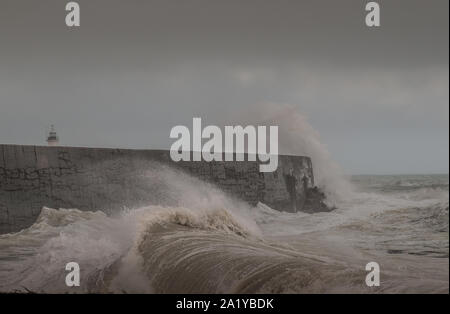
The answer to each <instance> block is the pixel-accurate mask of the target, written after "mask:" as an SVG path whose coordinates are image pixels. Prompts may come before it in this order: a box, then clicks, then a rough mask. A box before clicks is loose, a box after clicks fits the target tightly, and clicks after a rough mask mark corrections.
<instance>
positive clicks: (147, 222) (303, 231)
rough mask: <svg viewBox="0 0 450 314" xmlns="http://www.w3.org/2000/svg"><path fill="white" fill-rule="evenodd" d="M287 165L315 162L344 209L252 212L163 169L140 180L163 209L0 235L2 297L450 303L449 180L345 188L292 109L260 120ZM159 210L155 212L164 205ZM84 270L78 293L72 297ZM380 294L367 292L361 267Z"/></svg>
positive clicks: (399, 179)
mask: <svg viewBox="0 0 450 314" xmlns="http://www.w3.org/2000/svg"><path fill="white" fill-rule="evenodd" d="M254 118H255V119H258V120H259V121H265V123H267V124H274V125H279V126H280V129H279V137H280V148H281V152H282V153H290V154H300V155H307V156H310V157H311V158H312V160H313V164H314V171H315V176H316V184H318V185H319V186H320V187H321V188H323V189H324V191H325V192H326V194H327V197H328V198H329V201H330V202H331V203H332V204H333V205H334V206H336V209H335V210H334V211H332V212H329V213H324V212H322V213H317V214H306V213H284V212H279V211H276V210H273V209H271V208H270V207H268V206H266V205H265V204H261V203H260V204H258V205H257V206H256V207H251V206H249V205H247V204H245V203H243V202H241V201H239V200H236V199H233V198H232V197H230V196H228V195H225V194H224V193H223V192H222V191H220V190H218V189H217V188H216V187H214V186H213V185H211V184H207V183H205V182H202V181H200V180H198V179H196V178H193V177H190V176H189V175H187V174H184V173H182V172H180V171H177V170H174V169H171V168H169V167H167V166H161V165H159V164H154V165H152V166H150V167H146V168H144V169H142V176H143V177H144V178H145V179H146V182H147V187H148V189H146V190H145V191H144V192H145V193H152V195H154V198H155V199H156V200H157V202H156V205H144V206H142V205H141V204H140V205H139V206H136V208H130V209H124V210H123V211H122V212H120V213H115V214H113V215H106V214H104V213H102V212H89V211H79V210H77V209H51V208H43V210H42V212H41V214H40V216H39V218H38V220H37V221H36V223H35V224H33V225H32V226H31V227H29V228H27V229H24V230H22V231H20V232H18V233H13V234H7V235H0V291H24V289H30V290H33V291H37V292H72V293H75V292H77V293H81V292H115V293H123V292H127V293H133V292H140V293H324V292H328V293H335V292H336V293H337V292H357V293H373V292H376V293H378V292H380V293H381V292H388V293H391V292H425V293H431V292H448V283H449V276H448V274H449V273H448V266H449V259H448V252H449V246H448V242H449V241H448V236H449V224H448V222H449V217H448V211H449V207H448V203H449V190H448V185H449V178H448V175H423V176H357V177H352V178H351V180H350V181H349V180H347V179H345V177H344V176H343V175H342V171H341V170H340V169H339V166H338V165H336V163H335V162H334V161H333V160H332V158H331V157H330V155H329V153H328V151H327V150H326V147H325V146H324V145H323V144H321V142H320V140H319V135H318V134H317V133H316V132H315V131H314V129H313V128H312V127H311V126H310V125H309V124H308V123H307V121H306V119H305V118H304V117H303V116H301V115H300V114H297V113H296V112H295V111H294V110H293V109H292V108H291V107H289V106H281V107H279V106H278V107H272V108H271V109H270V110H268V111H261V118H259V117H254ZM158 201H159V202H158ZM72 261H74V262H77V263H79V265H80V269H81V286H80V287H76V288H69V287H66V285H65V275H66V274H67V272H66V271H65V265H66V263H68V262H72ZM371 261H375V262H377V263H379V264H380V267H381V286H380V287H377V288H368V287H367V286H366V285H365V276H366V272H365V265H366V264H367V263H368V262H371Z"/></svg>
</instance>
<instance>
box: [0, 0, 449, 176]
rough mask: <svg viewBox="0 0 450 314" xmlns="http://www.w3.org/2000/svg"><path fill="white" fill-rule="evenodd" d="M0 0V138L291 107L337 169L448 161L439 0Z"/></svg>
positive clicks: (155, 135)
mask: <svg viewBox="0 0 450 314" xmlns="http://www.w3.org/2000/svg"><path fill="white" fill-rule="evenodd" d="M378 2H379V3H380V6H381V28H379V29H369V28H367V27H366V26H365V24H364V17H365V12H364V5H365V3H366V1H362V0H353V1H323V0H314V1H313V0H311V1H264V0H255V1H252V0H240V1H230V0H227V1H225V0H207V1H206V0H205V1H195V0H188V1H168V0H163V1H111V0H108V1H100V0H97V1H84V0H80V1H78V3H79V4H80V7H81V27H80V28H78V29H68V28H67V27H66V26H65V23H64V18H65V11H64V7H65V4H66V1H60V0H58V1H56V0H55V1H45V0H44V1H21V0H11V1H9V0H8V1H5V0H1V1H0V47H1V49H0V108H1V109H0V110H1V115H0V142H2V143H27V144H41V143H43V137H44V131H45V127H46V126H47V125H48V124H50V123H55V124H56V125H57V129H58V130H59V132H60V135H61V137H62V140H63V143H64V144H67V145H89V146H121V147H141V148H142V147H167V146H168V145H169V144H170V142H169V141H168V140H169V139H168V133H169V131H170V128H171V127H172V126H174V125H175V124H178V123H189V121H190V119H192V117H193V116H194V115H200V116H202V117H204V118H205V119H206V122H207V123H227V122H228V123H232V119H233V117H236V116H239V112H241V110H242V107H246V106H248V105H254V104H255V103H256V104H257V103H261V102H273V103H290V104H294V105H298V107H299V108H300V110H301V111H302V112H304V113H305V114H307V115H308V117H309V118H310V121H311V123H312V124H313V126H314V127H315V128H316V129H318V131H319V132H320V133H321V135H322V137H323V139H324V141H325V142H326V143H327V144H328V146H329V148H330V150H331V152H332V154H333V156H334V157H335V158H336V159H337V160H338V161H339V162H341V163H342V164H343V165H344V167H345V168H346V169H347V170H348V171H351V172H428V171H437V172H439V171H448V1H437V0H435V1H411V0H407V1H406V0H404V1H400V0H399V1H378Z"/></svg>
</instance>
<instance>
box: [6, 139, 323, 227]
mask: <svg viewBox="0 0 450 314" xmlns="http://www.w3.org/2000/svg"><path fill="white" fill-rule="evenodd" d="M155 165H156V166H155ZM161 165H162V166H168V167H170V168H174V169H176V171H179V170H181V171H182V172H186V173H188V174H190V175H192V176H194V177H197V178H199V179H201V180H202V181H206V182H209V183H211V184H213V185H215V186H217V187H218V188H220V189H221V190H222V191H224V192H225V193H227V194H230V195H232V196H234V197H236V198H238V199H241V200H244V201H246V202H248V203H250V204H252V205H255V204H257V203H258V202H263V203H265V204H267V205H269V206H271V207H272V208H274V209H277V210H282V211H289V212H296V211H307V212H313V211H323V210H328V209H327V208H326V206H325V205H324V204H323V202H322V200H323V195H322V194H321V193H320V192H319V191H318V190H317V189H316V188H314V175H313V168H312V162H311V159H310V158H309V157H303V156H285V155H280V156H279V166H278V169H277V170H276V171H275V172H272V173H262V172H259V163H258V162H257V161H239V162H236V161H221V162H215V161H212V162H205V161H198V162H177V163H175V162H173V161H172V160H171V159H170V155H169V152H168V151H164V150H132V149H110V148H81V147H62V146H61V147H46V146H24V145H0V233H7V232H15V231H19V230H21V229H23V228H26V227H28V226H30V225H31V224H33V223H34V222H35V221H36V218H37V217H38V216H39V213H40V211H41V209H42V207H43V206H47V207H52V208H77V209H80V210H91V211H92V210H102V211H107V212H112V211H114V210H117V209H121V208H124V207H129V208H130V207H135V206H144V205H150V204H154V203H155V201H156V199H157V197H156V196H155V195H157V194H159V193H160V192H161V189H162V188H160V189H158V186H157V185H158V184H154V183H152V184H149V183H148V181H147V180H145V172H148V171H149V169H151V168H152V167H159V166H161ZM150 171H151V170H150Z"/></svg>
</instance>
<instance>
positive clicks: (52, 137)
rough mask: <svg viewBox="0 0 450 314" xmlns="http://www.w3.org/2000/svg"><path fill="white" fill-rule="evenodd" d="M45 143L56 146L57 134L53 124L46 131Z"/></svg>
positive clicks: (57, 141) (57, 142)
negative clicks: (47, 131) (48, 130)
mask: <svg viewBox="0 0 450 314" xmlns="http://www.w3.org/2000/svg"><path fill="white" fill-rule="evenodd" d="M47 143H48V146H58V144H59V138H58V135H56V131H55V126H54V125H53V124H52V126H51V129H50V132H49V133H48V137H47Z"/></svg>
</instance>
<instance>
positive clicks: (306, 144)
mask: <svg viewBox="0 0 450 314" xmlns="http://www.w3.org/2000/svg"><path fill="white" fill-rule="evenodd" d="M250 109H251V110H249V112H248V114H247V115H246V114H244V115H243V116H241V117H240V118H239V119H240V120H244V121H241V123H242V124H243V125H248V124H253V125H276V126H278V145H279V152H280V154H291V155H303V156H309V157H311V160H312V163H313V167H314V176H315V183H316V185H317V186H318V187H319V188H321V189H322V191H324V192H325V194H326V196H327V201H328V203H329V205H337V203H338V202H339V201H341V200H343V199H345V198H346V197H347V196H348V195H349V194H350V193H351V192H352V187H351V185H350V183H349V182H348V181H347V180H346V178H345V175H344V173H343V171H342V169H341V168H340V166H339V165H338V164H337V163H336V162H335V161H334V160H333V159H332V158H331V155H330V153H329V152H328V149H327V148H326V146H325V145H324V144H323V143H322V142H321V141H320V136H319V133H318V132H317V131H316V130H315V129H314V128H313V127H312V126H311V125H310V124H309V123H308V121H307V119H306V117H305V116H303V115H302V114H300V113H299V112H298V109H297V108H296V107H295V106H293V105H287V104H281V105H280V104H273V103H265V104H258V105H257V106H252V107H251V108H250Z"/></svg>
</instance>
